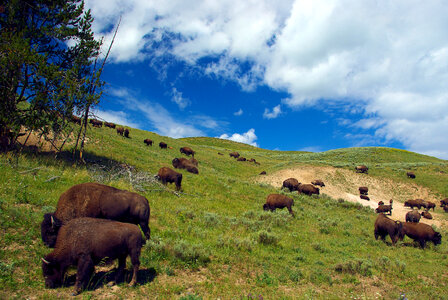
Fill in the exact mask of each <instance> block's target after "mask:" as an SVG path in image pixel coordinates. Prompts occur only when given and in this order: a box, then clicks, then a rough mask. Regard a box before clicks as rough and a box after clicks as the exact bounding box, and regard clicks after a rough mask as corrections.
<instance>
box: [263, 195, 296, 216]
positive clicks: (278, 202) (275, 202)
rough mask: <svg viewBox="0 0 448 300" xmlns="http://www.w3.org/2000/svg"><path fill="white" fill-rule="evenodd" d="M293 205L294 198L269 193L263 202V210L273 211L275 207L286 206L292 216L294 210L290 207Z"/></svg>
mask: <svg viewBox="0 0 448 300" xmlns="http://www.w3.org/2000/svg"><path fill="white" fill-rule="evenodd" d="M293 205H294V200H293V199H292V198H289V197H287V196H285V195H281V194H270V195H268V197H267V198H266V203H265V204H263V209H264V210H270V211H274V210H276V209H277V208H280V209H282V208H285V207H286V208H287V209H288V211H289V213H290V214H291V215H293V216H294V212H293V211H292V207H291V206H293Z"/></svg>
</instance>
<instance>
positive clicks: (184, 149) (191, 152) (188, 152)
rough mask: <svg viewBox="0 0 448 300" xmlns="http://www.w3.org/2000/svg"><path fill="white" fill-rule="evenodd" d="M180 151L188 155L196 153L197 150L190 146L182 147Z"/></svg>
mask: <svg viewBox="0 0 448 300" xmlns="http://www.w3.org/2000/svg"><path fill="white" fill-rule="evenodd" d="M180 153H183V154H185V155H186V156H190V155H191V156H193V157H194V154H195V153H196V152H195V151H193V149H191V148H190V147H182V148H180Z"/></svg>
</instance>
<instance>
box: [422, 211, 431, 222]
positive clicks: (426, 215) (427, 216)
mask: <svg viewBox="0 0 448 300" xmlns="http://www.w3.org/2000/svg"><path fill="white" fill-rule="evenodd" d="M422 217H423V218H425V219H430V220H431V219H432V215H431V214H430V213H429V212H428V211H423V212H422Z"/></svg>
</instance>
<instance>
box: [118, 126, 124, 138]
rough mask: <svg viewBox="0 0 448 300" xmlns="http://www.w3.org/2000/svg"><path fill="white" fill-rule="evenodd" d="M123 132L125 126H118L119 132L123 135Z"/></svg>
mask: <svg viewBox="0 0 448 300" xmlns="http://www.w3.org/2000/svg"><path fill="white" fill-rule="evenodd" d="M123 133H124V128H123V127H118V128H117V134H119V135H121V136H123Z"/></svg>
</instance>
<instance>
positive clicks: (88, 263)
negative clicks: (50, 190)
mask: <svg viewBox="0 0 448 300" xmlns="http://www.w3.org/2000/svg"><path fill="white" fill-rule="evenodd" d="M142 240H143V238H142V234H141V232H140V229H139V228H138V226H136V225H134V224H129V223H121V222H117V221H111V220H104V219H95V218H78V219H73V220H70V221H69V222H67V224H64V225H63V226H62V227H61V230H60V231H59V235H58V238H57V240H56V246H55V249H54V250H53V252H51V253H50V254H48V255H47V256H45V258H42V273H43V275H44V278H45V286H46V287H47V288H56V287H58V286H61V285H62V283H63V279H64V275H65V272H66V271H67V269H68V267H70V266H77V269H78V271H77V273H76V282H75V289H74V292H73V295H78V294H79V293H81V291H82V290H83V289H84V288H86V286H87V284H88V282H89V280H90V279H91V278H92V274H93V272H94V271H95V265H97V264H98V263H100V262H101V261H102V260H103V259H104V258H106V257H107V259H108V260H115V259H118V270H117V275H116V277H115V282H118V281H119V280H121V277H122V275H123V271H124V269H125V267H126V257H127V256H128V255H129V256H130V257H131V263H132V266H133V274H132V280H131V282H130V283H129V285H131V286H133V285H135V284H136V283H137V272H138V268H139V266H140V252H141V248H142V244H143V241H142Z"/></svg>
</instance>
